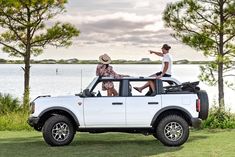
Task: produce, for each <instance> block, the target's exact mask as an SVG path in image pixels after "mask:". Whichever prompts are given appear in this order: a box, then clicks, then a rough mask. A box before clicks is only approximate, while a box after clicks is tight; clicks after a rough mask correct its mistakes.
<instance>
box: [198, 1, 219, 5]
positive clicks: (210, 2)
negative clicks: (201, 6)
mask: <svg viewBox="0 0 235 157" xmlns="http://www.w3.org/2000/svg"><path fill="white" fill-rule="evenodd" d="M200 1H201V2H203V3H209V4H214V5H218V3H215V2H212V1H206V0H200Z"/></svg>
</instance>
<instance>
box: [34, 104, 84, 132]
mask: <svg viewBox="0 0 235 157" xmlns="http://www.w3.org/2000/svg"><path fill="white" fill-rule="evenodd" d="M53 115H63V116H66V117H68V118H69V119H70V120H71V122H72V124H73V126H74V128H75V130H77V129H78V126H79V125H80V123H79V121H78V119H77V117H76V116H75V114H74V113H73V112H72V111H71V110H69V109H67V108H64V107H50V108H47V109H45V110H43V111H42V112H41V113H40V114H39V116H38V117H39V121H38V125H37V127H38V130H39V131H40V130H41V129H42V127H43V125H44V124H45V122H46V120H47V119H48V118H50V117H52V116H53Z"/></svg>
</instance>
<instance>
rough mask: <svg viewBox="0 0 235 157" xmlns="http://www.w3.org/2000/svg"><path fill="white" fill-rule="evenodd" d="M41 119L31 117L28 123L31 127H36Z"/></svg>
mask: <svg viewBox="0 0 235 157" xmlns="http://www.w3.org/2000/svg"><path fill="white" fill-rule="evenodd" d="M38 122H39V118H38V117H29V118H28V121H27V123H28V124H29V125H30V126H31V127H34V126H36V125H37V124H38Z"/></svg>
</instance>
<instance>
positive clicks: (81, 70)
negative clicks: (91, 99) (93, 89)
mask: <svg viewBox="0 0 235 157" xmlns="http://www.w3.org/2000/svg"><path fill="white" fill-rule="evenodd" d="M80 77H81V85H80V86H81V92H82V69H81V76H80Z"/></svg>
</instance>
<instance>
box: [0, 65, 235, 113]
mask: <svg viewBox="0 0 235 157" xmlns="http://www.w3.org/2000/svg"><path fill="white" fill-rule="evenodd" d="M22 66H23V65H20V64H1V65H0V93H10V94H12V95H13V96H16V97H19V98H22V94H23V82H24V80H23V70H22V69H21V67H22ZM112 66H113V68H114V70H115V71H116V72H117V73H120V74H128V75H130V76H149V75H150V74H153V73H156V72H158V71H159V70H160V69H161V65H140V64H138V65H112ZM56 69H57V70H58V73H56ZM95 70H96V65H81V64H76V65H73V64H49V65H47V64H33V65H31V79H30V85H31V86H30V92H31V96H30V97H31V99H33V98H35V97H37V96H39V95H48V94H49V95H53V96H57V95H74V94H76V93H79V92H80V91H81V90H82V88H85V87H86V86H87V85H88V84H89V83H90V82H91V81H92V79H93V78H94V77H95ZM199 74H200V70H199V65H174V69H173V76H174V77H175V78H177V79H178V80H179V81H181V82H187V81H197V80H198V75H199ZM81 76H82V79H81ZM231 81H232V82H234V83H235V78H232V80H231ZM200 87H201V89H205V90H206V91H207V92H208V95H209V99H210V102H211V103H210V104H212V101H213V100H215V99H216V100H217V87H209V86H207V85H205V84H204V83H202V82H200ZM234 96H235V91H233V90H231V89H228V88H226V89H225V101H226V107H227V108H231V110H232V111H233V112H235V101H234V100H235V99H234Z"/></svg>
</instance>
